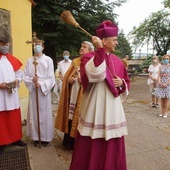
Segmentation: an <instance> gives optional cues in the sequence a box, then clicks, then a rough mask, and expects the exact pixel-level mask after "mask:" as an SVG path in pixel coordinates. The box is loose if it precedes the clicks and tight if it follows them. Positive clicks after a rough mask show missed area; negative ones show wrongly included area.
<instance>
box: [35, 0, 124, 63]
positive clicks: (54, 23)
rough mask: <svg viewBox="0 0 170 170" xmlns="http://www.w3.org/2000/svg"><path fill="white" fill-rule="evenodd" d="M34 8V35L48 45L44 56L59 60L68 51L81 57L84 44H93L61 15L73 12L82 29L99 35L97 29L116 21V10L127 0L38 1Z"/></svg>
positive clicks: (36, 0)
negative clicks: (106, 22)
mask: <svg viewBox="0 0 170 170" xmlns="http://www.w3.org/2000/svg"><path fill="white" fill-rule="evenodd" d="M34 1H35V2H36V4H37V5H36V6H35V7H33V8H32V22H33V31H35V32H37V37H38V38H40V39H43V40H44V41H45V50H44V52H45V53H46V54H47V55H49V56H51V57H52V58H53V60H54V61H55V60H56V55H57V56H59V55H61V54H62V52H63V51H64V50H69V51H70V52H71V54H72V55H78V49H79V48H80V44H81V42H82V41H85V40H87V41H91V38H90V37H88V36H87V35H86V34H85V33H84V32H82V31H81V30H80V29H77V28H74V27H73V26H71V25H68V24H66V23H64V22H63V21H62V20H61V18H60V15H61V13H62V12H63V11H64V10H70V11H71V13H72V15H73V17H74V18H75V20H76V21H77V22H78V23H79V25H80V26H81V27H82V28H84V29H85V30H87V31H88V32H89V33H90V34H92V35H95V28H96V27H97V26H98V25H99V23H101V22H102V21H103V20H111V21H113V22H115V21H116V16H117V15H116V14H115V13H114V8H115V7H116V6H121V5H122V3H124V2H126V0H115V1H112V2H109V1H108V2H107V3H104V2H103V1H101V0H91V1H89V0H68V1H66V0H34Z"/></svg>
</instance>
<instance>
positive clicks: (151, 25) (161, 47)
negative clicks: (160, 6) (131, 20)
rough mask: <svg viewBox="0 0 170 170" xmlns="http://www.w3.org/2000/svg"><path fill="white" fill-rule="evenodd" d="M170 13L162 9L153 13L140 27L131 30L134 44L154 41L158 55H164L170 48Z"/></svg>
mask: <svg viewBox="0 0 170 170" xmlns="http://www.w3.org/2000/svg"><path fill="white" fill-rule="evenodd" d="M169 20H170V13H169V12H168V11H166V10H161V11H158V12H156V13H152V14H151V15H150V16H149V18H147V19H145V20H144V22H142V23H141V24H140V26H139V27H137V28H136V27H134V29H133V30H132V31H131V33H130V34H131V38H132V39H133V45H135V46H138V47H139V46H142V45H143V44H148V43H153V47H154V49H155V50H156V51H157V54H156V55H164V54H166V52H167V51H168V50H169V49H170V22H169Z"/></svg>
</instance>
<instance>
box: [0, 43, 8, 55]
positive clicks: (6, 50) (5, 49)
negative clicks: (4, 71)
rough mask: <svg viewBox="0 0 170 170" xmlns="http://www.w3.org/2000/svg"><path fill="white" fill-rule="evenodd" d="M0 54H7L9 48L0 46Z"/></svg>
mask: <svg viewBox="0 0 170 170" xmlns="http://www.w3.org/2000/svg"><path fill="white" fill-rule="evenodd" d="M0 53H2V54H7V53H9V46H7V45H4V46H0Z"/></svg>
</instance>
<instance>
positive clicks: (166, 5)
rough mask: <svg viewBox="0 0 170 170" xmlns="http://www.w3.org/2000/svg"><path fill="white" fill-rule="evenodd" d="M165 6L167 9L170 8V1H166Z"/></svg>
mask: <svg viewBox="0 0 170 170" xmlns="http://www.w3.org/2000/svg"><path fill="white" fill-rule="evenodd" d="M163 4H164V7H165V8H170V0H164V1H163Z"/></svg>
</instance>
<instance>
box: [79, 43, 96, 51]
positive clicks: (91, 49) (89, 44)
mask: <svg viewBox="0 0 170 170" xmlns="http://www.w3.org/2000/svg"><path fill="white" fill-rule="evenodd" d="M82 44H87V45H88V46H89V51H94V46H93V44H92V43H91V42H89V41H83V42H82Z"/></svg>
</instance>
